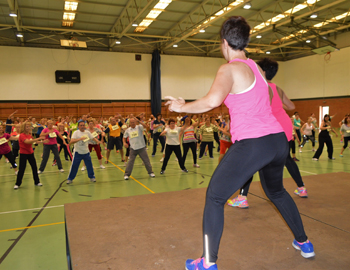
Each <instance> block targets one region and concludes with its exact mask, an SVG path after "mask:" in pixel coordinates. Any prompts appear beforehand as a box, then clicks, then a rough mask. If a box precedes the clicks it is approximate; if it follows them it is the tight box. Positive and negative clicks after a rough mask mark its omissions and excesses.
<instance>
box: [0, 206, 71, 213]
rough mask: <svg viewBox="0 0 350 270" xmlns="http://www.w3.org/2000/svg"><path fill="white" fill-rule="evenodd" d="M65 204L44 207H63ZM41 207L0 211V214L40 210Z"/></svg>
mask: <svg viewBox="0 0 350 270" xmlns="http://www.w3.org/2000/svg"><path fill="white" fill-rule="evenodd" d="M63 206H64V205H55V206H48V207H45V208H44V209H49V208H55V207H63ZM41 208H42V207H40V208H32V209H23V210H16V211H8V212H0V215H2V214H11V213H19V212H26V211H32V210H40V209H41Z"/></svg>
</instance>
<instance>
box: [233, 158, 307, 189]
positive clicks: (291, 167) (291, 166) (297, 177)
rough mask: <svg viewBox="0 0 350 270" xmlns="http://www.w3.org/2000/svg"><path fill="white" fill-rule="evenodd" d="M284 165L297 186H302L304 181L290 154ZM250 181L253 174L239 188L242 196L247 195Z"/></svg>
mask: <svg viewBox="0 0 350 270" xmlns="http://www.w3.org/2000/svg"><path fill="white" fill-rule="evenodd" d="M285 166H286V168H287V170H288V172H289V174H290V176H291V177H292V178H293V180H294V181H295V183H296V184H297V186H298V187H303V186H304V183H303V179H302V178H301V174H300V171H299V167H298V165H297V164H296V162H295V161H294V160H293V158H292V157H291V156H290V154H289V155H288V156H287V159H286V165H285ZM252 181H253V176H252V177H251V178H250V179H249V180H248V182H247V183H245V184H244V186H243V187H242V188H241V191H240V193H239V194H240V195H242V196H247V195H248V191H249V187H250V184H251V183H252Z"/></svg>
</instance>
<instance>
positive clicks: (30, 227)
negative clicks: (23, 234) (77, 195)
mask: <svg viewBox="0 0 350 270" xmlns="http://www.w3.org/2000/svg"><path fill="white" fill-rule="evenodd" d="M64 223H65V222H64V221H62V222H56V223H50V224H42V225H34V226H29V227H22V228H13V229H7V230H1V231H0V233H2V232H10V231H17V230H25V229H32V228H38V227H46V226H52V225H59V224H64Z"/></svg>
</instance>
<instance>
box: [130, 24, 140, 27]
mask: <svg viewBox="0 0 350 270" xmlns="http://www.w3.org/2000/svg"><path fill="white" fill-rule="evenodd" d="M131 26H132V27H138V26H139V25H138V24H137V23H133V24H132V25H131Z"/></svg>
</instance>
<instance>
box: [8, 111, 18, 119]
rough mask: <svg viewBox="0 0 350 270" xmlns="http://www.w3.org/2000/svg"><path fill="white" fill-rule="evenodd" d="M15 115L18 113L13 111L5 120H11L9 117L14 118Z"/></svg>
mask: <svg viewBox="0 0 350 270" xmlns="http://www.w3.org/2000/svg"><path fill="white" fill-rule="evenodd" d="M16 113H18V111H14V112H13V113H11V114H10V115H9V117H7V119H11V117H12V116H14V115H15V114H16Z"/></svg>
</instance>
